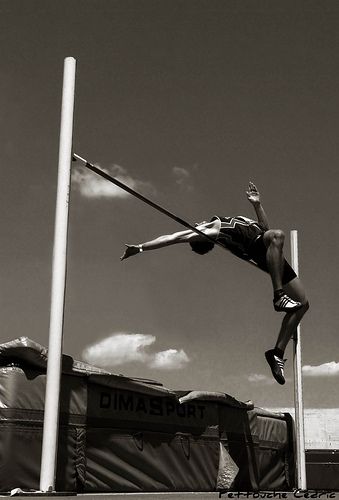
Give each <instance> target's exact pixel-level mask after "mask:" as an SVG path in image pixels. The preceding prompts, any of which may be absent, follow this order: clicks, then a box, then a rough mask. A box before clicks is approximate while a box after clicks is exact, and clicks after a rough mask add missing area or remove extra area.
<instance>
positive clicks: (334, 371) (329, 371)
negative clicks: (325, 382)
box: [302, 361, 339, 377]
mask: <svg viewBox="0 0 339 500" xmlns="http://www.w3.org/2000/svg"><path fill="white" fill-rule="evenodd" d="M302 371H303V375H304V376H305V377H336V376H338V375H339V363H336V362H335V361H330V362H328V363H323V364H322V365H318V366H311V365H305V366H303V369H302Z"/></svg>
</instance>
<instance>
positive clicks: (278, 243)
mask: <svg viewBox="0 0 339 500" xmlns="http://www.w3.org/2000/svg"><path fill="white" fill-rule="evenodd" d="M284 241H285V235H284V233H283V231H281V230H280V229H269V230H268V231H266V232H265V233H264V235H263V242H264V245H265V247H266V265H267V269H268V272H269V273H270V276H271V280H272V285H273V291H274V299H273V302H274V308H275V310H276V311H282V312H292V311H295V310H297V309H299V308H301V303H300V302H299V301H296V300H293V299H292V298H291V297H290V296H289V295H288V294H286V292H285V291H284V289H283V271H284V264H285V258H284V254H283V247H284Z"/></svg>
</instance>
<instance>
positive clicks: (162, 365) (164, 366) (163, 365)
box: [149, 349, 189, 370]
mask: <svg viewBox="0 0 339 500" xmlns="http://www.w3.org/2000/svg"><path fill="white" fill-rule="evenodd" d="M187 363H189V357H188V356H187V354H186V353H185V351H183V350H182V349H181V350H180V351H178V350H177V349H168V350H167V351H161V352H157V353H156V354H154V355H153V359H152V360H151V361H150V363H149V366H150V367H151V368H158V369H160V370H174V369H180V368H183V367H184V366H185V365H187Z"/></svg>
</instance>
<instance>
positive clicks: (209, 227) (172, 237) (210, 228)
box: [120, 222, 217, 260]
mask: <svg viewBox="0 0 339 500" xmlns="http://www.w3.org/2000/svg"><path fill="white" fill-rule="evenodd" d="M197 228H198V229H200V231H202V232H203V233H205V234H207V235H208V236H210V237H216V236H217V230H216V229H215V224H214V223H213V222H207V223H203V224H199V225H198V226H197ZM203 240H204V237H203V236H202V235H201V234H198V233H195V232H194V231H192V230H191V229H187V230H186V231H179V232H176V233H173V234H166V235H163V236H159V237H158V238H155V239H154V240H150V241H146V242H145V243H142V244H139V245H127V244H126V250H125V252H124V254H123V255H122V256H121V257H120V260H125V259H127V258H128V257H132V256H133V255H137V254H138V253H140V252H143V251H147V250H156V249H157V248H162V247H168V246H169V245H176V244H177V243H191V242H193V241H203Z"/></svg>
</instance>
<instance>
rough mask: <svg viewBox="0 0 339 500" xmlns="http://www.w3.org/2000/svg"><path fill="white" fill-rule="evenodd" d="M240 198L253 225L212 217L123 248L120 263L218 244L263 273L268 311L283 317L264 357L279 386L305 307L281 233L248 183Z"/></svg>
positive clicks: (244, 219)
mask: <svg viewBox="0 0 339 500" xmlns="http://www.w3.org/2000/svg"><path fill="white" fill-rule="evenodd" d="M246 195H247V199H248V201H249V202H250V203H251V204H252V206H253V207H254V210H255V212H256V216H257V221H254V220H252V219H249V218H247V217H244V216H233V217H224V216H214V217H212V218H211V220H210V221H209V222H207V221H203V222H201V223H199V224H196V229H188V230H185V231H179V232H176V233H173V234H169V235H163V236H159V237H157V238H155V239H154V240H151V241H147V242H144V243H140V244H136V245H126V250H125V252H124V254H123V255H122V256H121V260H125V259H127V258H129V257H132V256H134V255H138V254H140V253H141V252H144V251H149V250H156V249H158V248H162V247H167V246H170V245H175V244H177V243H189V244H190V246H191V249H192V250H193V251H194V252H196V253H198V254H200V255H203V254H206V253H207V252H209V251H211V250H212V249H213V248H214V245H215V244H218V245H221V246H223V247H224V248H226V249H227V250H229V251H230V252H232V253H233V254H234V255H236V256H237V257H239V258H241V259H243V260H246V261H249V262H251V263H254V264H255V265H256V266H257V267H258V268H260V269H262V270H263V271H265V272H267V273H268V274H269V275H270V277H271V281H272V286H273V292H274V298H273V305H274V309H275V310H276V311H278V312H285V313H286V314H285V316H284V319H283V321H282V325H281V328H280V331H279V334H278V338H277V341H276V344H275V347H274V348H273V349H269V350H268V351H266V352H265V357H266V360H267V362H268V364H269V365H270V368H271V371H272V374H273V377H274V378H275V380H276V381H277V382H278V383H279V384H281V385H283V384H284V383H285V377H284V365H285V361H286V360H285V359H284V353H285V349H286V346H287V344H288V342H289V341H290V339H291V338H292V337H293V335H294V334H295V332H296V329H297V326H298V324H299V323H300V321H301V319H302V317H303V316H304V314H305V313H306V311H307V310H308V308H309V303H308V300H307V297H306V293H305V289H304V286H303V284H302V283H301V281H300V279H299V278H298V277H297V275H296V273H295V272H294V270H293V269H292V267H291V266H290V265H289V263H288V262H287V261H286V259H285V257H284V254H283V246H284V239H285V236H284V233H283V231H282V230H280V229H270V228H269V224H268V218H267V216H266V213H265V211H264V209H263V207H262V204H261V200H260V193H259V191H258V189H257V188H256V186H255V185H254V184H253V182H250V183H249V186H248V190H247V191H246Z"/></svg>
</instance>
